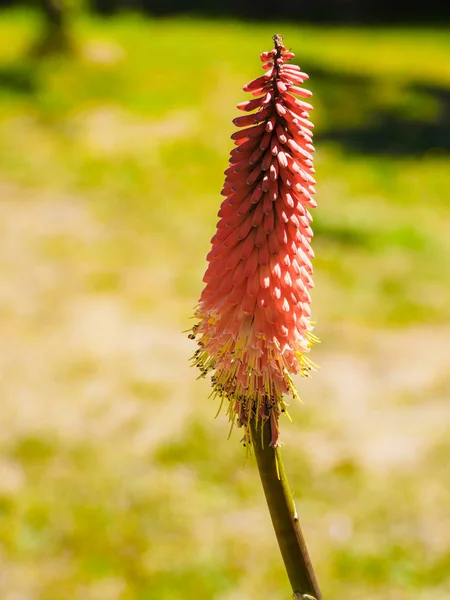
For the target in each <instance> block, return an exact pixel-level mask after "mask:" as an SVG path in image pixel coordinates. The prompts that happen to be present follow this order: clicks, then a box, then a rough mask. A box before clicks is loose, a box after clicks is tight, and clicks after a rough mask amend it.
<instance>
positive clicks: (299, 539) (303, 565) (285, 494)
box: [251, 420, 323, 600]
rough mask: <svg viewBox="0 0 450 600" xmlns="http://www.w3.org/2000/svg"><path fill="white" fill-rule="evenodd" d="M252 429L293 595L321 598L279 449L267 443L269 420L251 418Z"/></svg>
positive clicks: (255, 449) (256, 455)
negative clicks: (255, 421) (258, 422)
mask: <svg viewBox="0 0 450 600" xmlns="http://www.w3.org/2000/svg"><path fill="white" fill-rule="evenodd" d="M251 433H252V443H253V449H254V452H255V457H256V462H257V465H258V470H259V474H260V477H261V481H262V484H263V488H264V494H265V496H266V500H267V504H268V507H269V511H270V516H271V518H272V523H273V527H274V529H275V534H276V536H277V539H278V545H279V546H280V550H281V555H282V557H283V561H284V565H285V567H286V571H287V574H288V577H289V581H290V582H291V586H292V590H293V592H294V598H296V599H298V600H302V599H303V598H304V595H306V597H305V600H323V598H322V594H321V593H320V589H319V585H318V583H317V579H316V576H315V574H314V570H313V567H312V564H311V560H310V558H309V554H308V550H307V548H306V543H305V539H304V537H303V533H302V530H301V528H300V523H299V520H298V515H297V511H296V508H295V504H294V500H293V498H292V494H291V491H290V489H289V483H288V480H287V477H286V473H285V471H284V467H283V462H282V460H281V454H280V449H279V448H273V447H272V446H270V440H271V430H270V420H268V421H266V423H265V424H264V425H263V426H262V428H260V427H259V425H258V426H257V425H256V424H255V423H254V421H252V424H251ZM308 596H309V598H308ZM311 597H312V598H311Z"/></svg>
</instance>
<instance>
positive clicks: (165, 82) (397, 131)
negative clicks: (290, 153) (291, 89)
mask: <svg viewBox="0 0 450 600" xmlns="http://www.w3.org/2000/svg"><path fill="white" fill-rule="evenodd" d="M278 30H280V31H282V33H283V34H284V36H285V41H286V43H287V45H288V46H290V47H292V49H293V50H294V51H295V52H296V55H297V58H298V61H299V63H300V64H301V66H302V68H303V69H304V70H306V71H307V72H309V73H310V74H311V81H310V88H311V89H312V90H313V91H314V104H315V107H316V110H315V111H314V115H313V116H314V121H315V123H316V137H317V144H316V146H317V158H316V163H317V165H316V169H317V179H318V187H317V189H318V201H319V209H318V210H317V211H316V214H315V215H314V216H315V221H314V225H315V231H316V234H317V236H316V240H315V246H314V248H315V252H316V261H315V265H316V290H315V292H314V297H313V303H314V309H313V315H314V318H315V319H316V320H317V332H318V335H319V336H320V338H321V339H322V345H321V346H319V347H318V348H317V350H315V351H314V355H313V359H314V360H315V361H317V362H318V363H319V364H320V365H321V367H322V368H321V370H320V371H319V372H318V373H317V374H315V375H314V379H313V380H312V381H306V382H300V385H299V387H300V391H301V395H302V397H303V399H304V402H305V404H304V405H303V406H295V407H292V415H293V417H294V422H293V423H292V424H291V423H289V422H288V421H287V420H286V421H285V422H283V424H282V426H283V438H284V439H285V441H286V448H285V461H286V463H287V467H288V471H289V473H290V476H291V477H292V482H293V488H294V491H295V498H296V503H297V509H298V512H299V514H300V515H301V520H302V522H303V525H304V529H305V534H306V536H307V538H308V540H309V545H310V548H311V553H312V556H313V559H314V563H315V565H316V568H317V572H318V577H319V580H320V581H321V584H322V588H323V591H324V595H325V597H326V598H327V599H328V598H329V599H330V600H331V599H333V598H334V599H339V600H340V599H342V598H345V600H356V599H358V600H360V599H364V600H372V599H375V598H377V599H383V600H385V599H387V600H448V598H449V597H450V596H449V594H450V592H449V589H450V579H449V575H448V573H449V570H450V554H449V545H448V539H449V537H450V520H449V514H448V505H449V504H450V493H449V488H448V486H446V485H445V481H446V479H448V453H449V451H450V443H449V437H448V431H449V427H450V412H449V410H450V409H449V404H448V396H449V393H448V390H449V387H450V375H449V368H448V367H449V364H450V347H449V344H448V336H449V334H450V288H449V286H448V281H449V277H450V261H449V260H448V256H449V252H450V236H449V233H448V231H449V227H448V223H449V222H450V207H449V204H448V189H449V188H450V161H449V157H448V151H449V150H450V147H449V141H448V140H449V139H450V122H449V116H448V98H449V94H450V91H449V90H450V67H449V62H448V53H449V50H450V36H449V32H448V30H443V29H442V30H436V31H431V30H424V31H420V30H406V29H405V30H395V29H391V30H365V29H353V30H350V29H332V28H328V29H325V28H322V29H320V28H313V27H310V26H308V27H299V26H293V25H289V26H286V25H280V24H276V25H272V26H271V25H250V24H242V23H241V24H238V23H231V22H230V23H226V22H219V21H217V22H207V21H200V20H188V19H168V20H159V21H156V20H155V21H153V20H144V19H142V18H139V17H136V16H123V17H121V18H119V17H117V18H114V19H111V20H106V21H101V20H98V19H94V18H86V17H84V18H79V19H77V20H76V21H75V22H74V24H73V39H74V47H75V50H74V54H73V55H72V56H70V57H59V58H48V59H45V60H41V61H37V60H36V59H34V58H32V57H31V56H30V53H29V48H30V47H31V46H32V44H33V41H34V40H35V39H36V36H37V35H38V33H37V32H38V28H37V19H36V17H35V15H33V14H27V13H24V12H14V13H7V12H4V13H2V14H1V15H0V269H1V277H0V335H1V339H2V344H1V346H0V373H1V379H0V394H1V398H2V403H1V410H0V427H1V430H2V438H1V441H0V451H1V454H0V567H1V573H0V597H1V598H2V600H3V599H4V600H17V599H18V598H20V599H22V598H23V599H26V600H28V599H30V600H34V599H39V600H66V599H67V600H69V599H70V600H72V599H74V600H78V599H79V600H87V599H89V600H90V599H92V600H115V599H117V600H119V599H120V600H169V599H170V600H178V599H179V600H181V599H183V600H184V599H186V598H187V599H191V598H192V599H194V598H195V599H198V600H200V599H201V600H203V599H204V600H209V599H213V598H214V599H216V600H244V599H249V600H251V599H258V600H275V599H281V598H288V597H289V586H288V582H287V579H286V576H285V574H284V571H283V568H282V565H281V560H280V558H279V555H278V549H277V547H276V542H275V538H274V536H273V533H272V531H271V528H270V523H269V521H268V515H267V512H266V511H267V509H266V507H265V505H264V502H263V498H262V493H261V490H260V483H259V481H258V478H257V474H256V472H255V469H254V467H253V464H252V460H251V459H250V460H248V462H247V464H246V466H245V468H244V463H245V453H244V451H243V449H242V448H241V447H240V445H239V433H236V432H235V433H234V434H233V436H232V438H231V440H230V441H227V440H226V437H227V433H228V425H227V423H226V420H225V417H224V416H221V417H219V418H218V419H216V420H214V419H213V417H214V415H215V412H216V410H217V406H216V405H214V404H213V403H212V402H211V401H208V400H207V396H208V393H209V392H208V384H207V382H203V381H196V379H195V377H196V373H194V372H193V371H190V370H189V367H188V363H187V359H188V357H189V355H190V354H191V353H192V351H193V348H192V345H191V343H190V342H189V340H187V339H186V336H183V335H182V334H181V333H180V332H181V330H183V329H186V328H188V327H189V325H190V323H191V321H189V317H190V314H191V312H192V307H193V306H194V305H195V302H196V299H197V297H198V295H199V292H200V289H201V277H202V274H203V270H204V268H205V262H204V256H205V255H206V253H207V251H208V247H209V240H210V238H211V236H212V235H213V232H214V224H215V219H216V214H217V210H218V205H219V202H220V195H219V191H220V188H221V185H222V181H223V171H224V170H225V168H226V166H227V156H228V152H229V150H230V148H231V142H230V141H229V136H230V134H231V133H232V125H231V119H232V118H233V117H234V116H236V109H235V105H236V104H237V103H238V102H240V101H241V100H242V99H243V97H244V93H243V92H242V91H241V88H242V85H244V84H245V83H246V82H247V81H248V80H249V79H252V78H253V77H255V76H257V75H258V72H259V68H260V67H259V57H258V55H259V53H260V52H261V51H263V50H265V49H268V48H269V47H270V44H271V36H272V35H273V33H275V32H276V31H278Z"/></svg>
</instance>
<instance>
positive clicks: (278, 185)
mask: <svg viewBox="0 0 450 600" xmlns="http://www.w3.org/2000/svg"><path fill="white" fill-rule="evenodd" d="M273 40H274V48H273V50H271V51H269V52H263V53H262V54H261V61H262V62H263V63H264V64H263V69H264V70H265V73H264V74H263V75H262V76H260V77H258V78H256V79H254V80H253V81H251V82H250V83H248V84H247V85H246V86H244V88H243V89H244V91H246V92H249V93H250V94H251V95H252V96H253V99H251V100H247V101H245V102H241V103H240V104H239V105H238V109H240V110H241V111H243V112H244V113H245V115H244V116H241V117H237V118H236V119H234V121H233V122H234V124H235V125H236V126H237V127H238V128H239V129H238V131H236V132H235V133H234V134H233V135H232V136H231V138H232V139H233V140H234V144H235V148H234V149H233V150H232V151H231V154H230V160H229V167H228V169H227V170H226V171H225V175H226V178H225V183H224V187H223V190H222V194H223V195H224V196H225V199H224V201H223V203H222V205H221V207H220V210H219V222H218V224H217V231H216V234H215V235H214V237H213V238H212V240H211V242H212V248H211V251H210V252H209V254H208V256H207V260H208V267H207V270H206V273H205V275H204V277H203V281H204V283H205V287H204V289H203V292H202V294H201V297H200V300H199V303H198V306H197V308H196V311H195V317H196V318H197V319H198V323H197V324H196V325H195V326H194V327H193V330H192V334H191V336H190V337H192V338H194V339H196V340H197V343H198V350H197V351H196V352H195V355H194V357H193V362H194V364H195V365H196V366H197V367H198V368H199V369H200V372H201V376H205V375H206V374H207V373H209V372H213V376H212V379H211V381H212V386H213V395H215V396H218V397H220V398H221V400H222V401H223V399H224V398H225V399H228V400H229V404H228V415H229V419H230V421H231V424H232V426H233V425H237V426H238V427H244V428H245V435H244V441H246V442H249V441H250V440H251V434H250V423H251V421H254V422H255V423H256V424H257V425H258V424H259V425H260V426H262V425H263V424H264V423H265V422H267V421H270V427H271V445H272V446H274V447H276V446H278V445H279V444H280V441H279V431H278V419H279V417H280V414H281V413H283V412H286V408H287V404H286V402H285V400H284V395H290V396H292V397H294V398H298V395H297V391H296V389H295V387H294V384H293V381H292V376H293V375H296V374H298V373H300V374H301V375H303V376H308V374H309V372H310V370H311V369H312V366H313V365H312V363H311V362H310V361H309V360H308V358H307V356H306V354H307V353H308V352H309V349H310V347H311V345H312V344H313V342H314V341H316V340H317V338H316V337H315V336H314V335H313V334H312V329H313V327H312V323H311V320H310V301H311V299H310V294H309V290H310V289H311V288H312V287H313V281H312V278H311V275H312V265H311V258H312V257H313V252H312V249H311V246H310V242H311V238H312V235H313V233H312V230H311V227H310V223H311V220H312V218H311V215H310V213H309V209H310V208H314V207H315V206H316V203H315V201H314V199H313V195H314V193H315V188H314V185H315V180H314V177H313V175H314V173H315V171H314V168H313V162H312V155H311V153H312V152H313V151H314V146H312V144H311V142H312V131H311V130H312V128H313V124H312V123H311V121H310V120H309V111H310V110H311V109H312V106H311V105H310V104H309V103H308V102H306V101H305V100H304V99H305V98H309V97H310V96H311V92H309V91H308V90H306V89H304V88H303V87H300V86H302V84H303V82H304V81H306V80H307V79H308V76H307V75H306V73H303V72H302V71H301V70H300V68H299V67H298V66H297V65H293V64H290V63H289V61H290V60H291V59H292V58H293V57H294V54H293V53H292V52H290V51H288V50H287V49H286V48H285V46H284V45H283V40H282V38H281V36H280V35H275V36H274V38H273ZM298 97H300V98H301V99H299V98H298Z"/></svg>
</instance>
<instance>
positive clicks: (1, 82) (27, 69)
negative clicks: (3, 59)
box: [0, 62, 38, 95]
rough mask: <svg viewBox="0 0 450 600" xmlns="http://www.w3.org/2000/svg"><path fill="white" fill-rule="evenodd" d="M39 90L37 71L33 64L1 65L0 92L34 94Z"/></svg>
mask: <svg viewBox="0 0 450 600" xmlns="http://www.w3.org/2000/svg"><path fill="white" fill-rule="evenodd" d="M37 90H38V82H37V72H36V68H35V66H34V65H33V64H31V63H25V62H24V63H15V64H10V65H0V93H5V92H6V93H10V94H11V93H13V94H19V95H33V94H34V93H36V92H37Z"/></svg>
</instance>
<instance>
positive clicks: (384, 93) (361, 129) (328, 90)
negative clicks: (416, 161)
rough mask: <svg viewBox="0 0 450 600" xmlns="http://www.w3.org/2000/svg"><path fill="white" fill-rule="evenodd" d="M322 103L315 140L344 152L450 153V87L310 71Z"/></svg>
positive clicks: (414, 154)
mask: <svg viewBox="0 0 450 600" xmlns="http://www.w3.org/2000/svg"><path fill="white" fill-rule="evenodd" d="M308 71H309V74H310V76H311V82H312V83H311V87H312V88H313V90H314V92H315V95H316V97H317V98H319V99H320V101H321V103H322V107H321V108H322V112H323V115H322V116H323V118H324V127H323V128H322V130H320V129H319V131H318V134H317V135H316V137H315V139H316V141H318V142H333V143H336V144H338V145H339V146H341V147H342V148H343V149H344V150H348V151H351V152H355V153H369V154H379V155H395V156H420V155H423V154H425V153H428V152H430V151H434V152H438V153H440V152H449V151H450V88H446V87H443V86H433V85H425V84H420V83H417V82H407V83H401V82H395V81H392V80H389V81H383V80H378V79H374V78H371V77H366V76H361V75H356V74H348V73H347V74H340V73H336V72H331V71H328V70H325V69H323V68H322V67H319V66H312V67H311V66H308Z"/></svg>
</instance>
